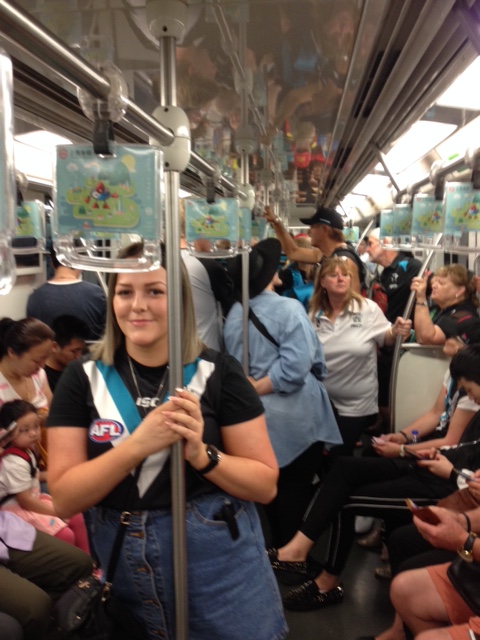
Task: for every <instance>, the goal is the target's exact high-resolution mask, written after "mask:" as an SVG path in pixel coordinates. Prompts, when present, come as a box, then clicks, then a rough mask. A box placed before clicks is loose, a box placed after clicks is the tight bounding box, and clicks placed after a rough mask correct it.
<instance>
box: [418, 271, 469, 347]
mask: <svg viewBox="0 0 480 640" xmlns="http://www.w3.org/2000/svg"><path fill="white" fill-rule="evenodd" d="M427 281H428V276H427V275H426V274H425V276H424V277H423V278H418V277H416V278H413V279H412V287H411V288H412V291H414V292H415V300H416V302H415V322H414V329H415V339H416V341H417V342H418V343H419V344H443V343H444V342H445V331H444V326H445V319H446V318H448V317H450V316H453V317H454V318H456V319H457V320H459V319H461V318H464V317H471V316H477V315H478V312H477V307H478V300H477V292H476V285H475V279H474V278H473V277H472V276H471V275H470V274H469V272H468V271H467V269H466V268H465V267H464V266H462V265H461V264H450V265H447V266H444V267H440V269H438V270H437V271H436V272H435V276H434V278H432V293H431V296H430V301H431V303H433V308H432V311H430V309H429V305H428V302H427V295H426V292H427Z"/></svg>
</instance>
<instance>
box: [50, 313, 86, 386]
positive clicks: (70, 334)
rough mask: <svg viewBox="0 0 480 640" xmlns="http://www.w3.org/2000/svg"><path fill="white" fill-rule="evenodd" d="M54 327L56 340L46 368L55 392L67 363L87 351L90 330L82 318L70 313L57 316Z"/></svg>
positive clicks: (53, 323)
mask: <svg viewBox="0 0 480 640" xmlns="http://www.w3.org/2000/svg"><path fill="white" fill-rule="evenodd" d="M52 329H53V331H54V333H55V341H54V343H53V349H52V351H51V353H50V355H49V356H48V358H47V361H46V363H45V367H44V369H45V373H46V374H47V378H48V385H49V387H50V389H51V390H52V393H53V392H54V391H55V387H56V386H57V382H58V380H59V379H60V376H61V375H62V373H63V370H64V369H65V367H66V366H67V364H68V363H69V362H72V360H77V358H80V357H81V356H82V354H83V353H84V352H85V349H86V340H87V339H88V335H89V331H90V330H89V328H88V327H87V325H86V324H85V323H84V322H83V321H82V320H80V319H79V318H76V317H75V316H69V315H65V316H58V318H55V320H54V321H53V322H52Z"/></svg>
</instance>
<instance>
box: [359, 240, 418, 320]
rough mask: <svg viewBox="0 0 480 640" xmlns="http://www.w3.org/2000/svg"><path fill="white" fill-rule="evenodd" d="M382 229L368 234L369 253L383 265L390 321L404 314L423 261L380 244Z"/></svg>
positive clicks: (375, 260)
mask: <svg viewBox="0 0 480 640" xmlns="http://www.w3.org/2000/svg"><path fill="white" fill-rule="evenodd" d="M379 237H380V229H379V228H377V229H374V231H373V232H372V233H371V234H370V235H369V236H368V244H367V253H368V255H369V256H370V260H371V261H372V262H374V263H375V264H379V265H380V266H381V267H383V271H382V273H381V275H380V284H381V285H382V289H383V290H384V291H385V294H386V296H387V308H386V310H385V315H386V316H387V319H388V320H390V322H395V320H396V318H398V316H402V315H403V312H404V310H405V307H406V306H407V301H408V298H409V296H410V285H411V282H412V278H414V277H415V276H416V275H417V274H418V272H419V271H420V267H421V266H422V265H421V262H420V260H417V259H416V258H414V257H412V256H408V255H407V254H406V253H403V252H402V251H396V250H395V249H385V248H384V247H383V246H382V245H381V244H380V240H379Z"/></svg>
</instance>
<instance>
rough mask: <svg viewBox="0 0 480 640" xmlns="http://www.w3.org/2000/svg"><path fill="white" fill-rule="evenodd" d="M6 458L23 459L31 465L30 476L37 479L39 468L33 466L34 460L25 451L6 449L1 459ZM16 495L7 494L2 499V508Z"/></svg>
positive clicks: (12, 448) (0, 500) (15, 448)
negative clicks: (16, 457)
mask: <svg viewBox="0 0 480 640" xmlns="http://www.w3.org/2000/svg"><path fill="white" fill-rule="evenodd" d="M5 456H18V457H19V458H22V459H23V460H25V461H26V462H28V464H29V465H30V475H31V476H32V478H34V477H35V474H36V472H37V467H36V466H35V465H34V464H33V462H32V458H31V457H30V456H29V455H28V453H27V452H26V451H24V450H23V449H19V448H18V447H7V449H5V451H3V452H2V453H1V454H0V458H5ZM14 495H15V494H13V493H7V495H5V496H3V498H1V499H0V507H1V506H2V505H3V504H5V502H7V500H10V498H13V496H14Z"/></svg>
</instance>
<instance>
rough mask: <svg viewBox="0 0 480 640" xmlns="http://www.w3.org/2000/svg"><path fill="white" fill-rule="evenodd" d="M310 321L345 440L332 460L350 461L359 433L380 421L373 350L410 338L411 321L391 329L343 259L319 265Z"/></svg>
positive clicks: (326, 382) (328, 388) (399, 322)
mask: <svg viewBox="0 0 480 640" xmlns="http://www.w3.org/2000/svg"><path fill="white" fill-rule="evenodd" d="M309 315H310V319H311V321H312V324H313V327H314V329H315V331H316V332H317V336H318V339H319V340H320V342H321V343H322V345H323V348H324V351H325V360H326V363H327V368H328V375H327V376H326V378H325V387H326V388H327V391H328V393H329V396H330V398H331V400H332V402H333V404H334V405H335V407H336V409H337V411H338V414H339V415H338V417H337V422H338V426H339V428H340V433H341V434H342V439H343V446H341V447H336V448H334V449H332V451H331V455H332V456H335V457H336V456H338V455H352V453H353V448H354V446H355V443H356V442H357V440H358V438H359V437H360V435H361V434H362V432H363V430H364V429H366V428H368V427H370V426H371V425H373V424H374V423H375V422H376V420H377V417H378V378H377V349H378V347H383V346H384V345H392V344H394V343H395V340H396V338H397V336H398V335H400V336H403V337H407V335H410V327H411V321H410V320H403V319H402V318H397V319H396V320H395V323H394V324H391V323H390V322H389V321H388V320H387V319H386V318H385V316H384V315H383V313H382V311H381V310H380V308H379V307H378V305H376V304H375V303H374V302H372V301H371V300H368V299H367V298H363V297H362V296H361V295H360V294H358V293H357V292H356V291H355V290H354V288H353V287H352V277H351V274H350V271H349V269H348V266H347V264H346V261H345V260H344V258H343V257H333V258H328V259H326V260H324V261H323V263H322V267H321V269H320V273H319V274H318V276H317V282H316V285H315V291H314V293H313V296H312V298H311V301H310V311H309Z"/></svg>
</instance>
